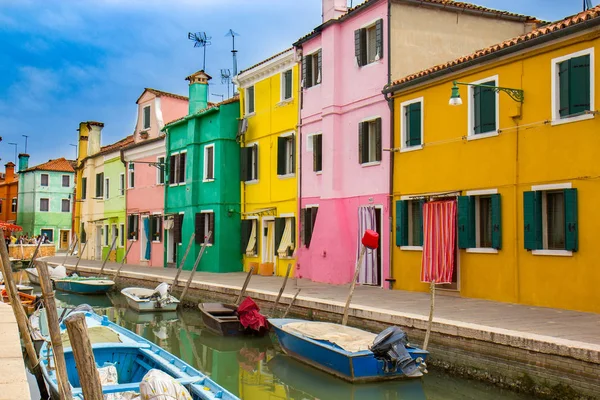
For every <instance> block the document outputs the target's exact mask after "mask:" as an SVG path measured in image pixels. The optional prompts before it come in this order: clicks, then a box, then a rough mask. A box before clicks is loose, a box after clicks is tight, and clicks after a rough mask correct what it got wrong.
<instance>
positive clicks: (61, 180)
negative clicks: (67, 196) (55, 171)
mask: <svg viewBox="0 0 600 400" xmlns="http://www.w3.org/2000/svg"><path fill="white" fill-rule="evenodd" d="M65 177H67V179H68V180H69V184H68V185H67V186H65V185H64V184H63V180H64V179H65ZM60 184H61V187H66V188H68V187H71V175H62V176H61V177H60Z"/></svg>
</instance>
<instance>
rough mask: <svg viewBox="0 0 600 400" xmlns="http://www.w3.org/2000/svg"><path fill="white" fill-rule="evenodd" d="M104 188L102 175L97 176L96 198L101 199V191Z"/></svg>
mask: <svg viewBox="0 0 600 400" xmlns="http://www.w3.org/2000/svg"><path fill="white" fill-rule="evenodd" d="M101 188H102V180H101V179H100V174H96V197H100V190H101Z"/></svg>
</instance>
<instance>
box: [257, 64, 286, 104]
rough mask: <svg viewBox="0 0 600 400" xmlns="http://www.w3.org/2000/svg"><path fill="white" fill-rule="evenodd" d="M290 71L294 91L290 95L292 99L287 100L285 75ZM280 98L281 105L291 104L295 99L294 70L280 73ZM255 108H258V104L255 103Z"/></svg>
mask: <svg viewBox="0 0 600 400" xmlns="http://www.w3.org/2000/svg"><path fill="white" fill-rule="evenodd" d="M288 71H290V72H291V73H292V78H291V79H292V91H291V93H290V97H288V98H287V99H286V98H285V73H286V72H288ZM280 77H281V80H280V87H281V90H280V96H279V101H280V102H281V103H286V102H290V101H292V100H293V99H294V70H293V69H292V68H289V69H286V70H285V71H283V72H281V73H280ZM254 108H256V103H254Z"/></svg>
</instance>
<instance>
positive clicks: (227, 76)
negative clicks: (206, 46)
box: [221, 68, 231, 98]
mask: <svg viewBox="0 0 600 400" xmlns="http://www.w3.org/2000/svg"><path fill="white" fill-rule="evenodd" d="M221 83H225V84H227V98H229V84H230V83H231V70H230V69H229V68H227V69H222V70H221Z"/></svg>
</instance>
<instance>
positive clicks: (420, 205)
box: [418, 199, 425, 246]
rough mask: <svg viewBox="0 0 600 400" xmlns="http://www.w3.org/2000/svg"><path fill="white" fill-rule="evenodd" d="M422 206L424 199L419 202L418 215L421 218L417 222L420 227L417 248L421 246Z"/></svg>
mask: <svg viewBox="0 0 600 400" xmlns="http://www.w3.org/2000/svg"><path fill="white" fill-rule="evenodd" d="M424 205H425V199H421V200H419V215H420V216H421V218H420V220H419V225H420V229H419V241H418V245H419V246H423V206H424Z"/></svg>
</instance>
